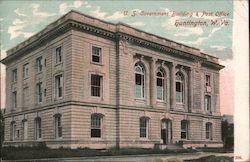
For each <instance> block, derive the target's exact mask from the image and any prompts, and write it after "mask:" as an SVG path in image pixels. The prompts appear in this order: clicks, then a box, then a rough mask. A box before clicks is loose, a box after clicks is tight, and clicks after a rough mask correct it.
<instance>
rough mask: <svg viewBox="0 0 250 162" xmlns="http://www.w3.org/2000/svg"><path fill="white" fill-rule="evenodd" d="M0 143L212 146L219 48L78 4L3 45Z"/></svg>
mask: <svg viewBox="0 0 250 162" xmlns="http://www.w3.org/2000/svg"><path fill="white" fill-rule="evenodd" d="M1 62H2V63H4V64H5V65H6V71H7V72H6V74H7V76H6V96H7V97H6V102H7V103H6V113H5V139H4V144H5V145H15V146H20V145H35V144H36V143H37V142H45V143H46V144H47V146H49V147H53V148H55V147H60V146H63V147H71V148H77V147H89V148H109V147H117V148H122V147H142V148H153V147H155V146H161V147H162V146H165V147H168V146H171V145H172V146H173V145H178V146H183V147H190V146H192V147H204V146H205V145H206V146H208V147H220V146H222V141H221V114H220V106H219V105H220V103H219V70H220V69H222V68H223V66H222V65H220V64H219V63H218V58H216V57H214V56H210V55H207V54H205V53H202V52H201V51H200V50H199V49H196V48H193V47H188V46H186V45H183V44H180V43H177V42H174V41H171V40H168V39H166V38H162V37H159V36H156V35H153V34H150V33H146V32H144V31H141V30H139V29H136V28H133V27H131V26H128V25H126V24H123V23H118V24H113V23H109V22H105V21H103V20H99V19H96V18H93V17H90V16H88V15H84V14H82V13H79V12H76V11H70V12H69V13H67V14H66V15H64V16H63V17H61V18H60V19H58V20H56V21H55V22H53V23H51V24H49V25H48V26H47V27H46V28H45V29H43V30H42V31H40V32H39V33H37V34H35V35H34V36H32V37H30V38H29V39H27V40H26V41H24V42H22V43H20V44H18V45H17V46H16V47H14V48H12V49H10V50H8V51H7V57H6V58H5V59H3V60H2V61H1Z"/></svg>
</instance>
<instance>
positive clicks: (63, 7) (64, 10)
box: [59, 0, 91, 14]
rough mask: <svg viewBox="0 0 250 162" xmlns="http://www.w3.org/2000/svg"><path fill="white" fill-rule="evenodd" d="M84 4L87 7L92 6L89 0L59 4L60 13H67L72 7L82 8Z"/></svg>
mask: <svg viewBox="0 0 250 162" xmlns="http://www.w3.org/2000/svg"><path fill="white" fill-rule="evenodd" d="M83 5H85V7H86V8H91V5H90V4H89V3H88V2H87V1H78V0H76V1H74V2H73V4H68V3H62V4H60V6H59V13H60V14H65V13H67V12H68V11H69V10H70V9H71V8H80V7H82V6H83Z"/></svg>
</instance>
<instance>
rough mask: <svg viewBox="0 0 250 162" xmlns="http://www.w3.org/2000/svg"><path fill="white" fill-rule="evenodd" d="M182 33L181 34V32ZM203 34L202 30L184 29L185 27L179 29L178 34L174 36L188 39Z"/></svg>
mask: <svg viewBox="0 0 250 162" xmlns="http://www.w3.org/2000/svg"><path fill="white" fill-rule="evenodd" d="M180 31H181V32H180ZM202 34H203V29H202V28H198V27H196V28H184V27H179V28H178V32H177V33H175V34H174V36H176V37H178V36H182V37H187V36H190V35H202Z"/></svg>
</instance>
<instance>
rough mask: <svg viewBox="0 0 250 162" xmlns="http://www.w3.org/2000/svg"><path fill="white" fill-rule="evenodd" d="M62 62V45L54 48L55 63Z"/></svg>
mask: <svg viewBox="0 0 250 162" xmlns="http://www.w3.org/2000/svg"><path fill="white" fill-rule="evenodd" d="M61 62H62V47H57V48H56V64H59V63H61Z"/></svg>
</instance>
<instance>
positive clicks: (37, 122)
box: [35, 117, 42, 140]
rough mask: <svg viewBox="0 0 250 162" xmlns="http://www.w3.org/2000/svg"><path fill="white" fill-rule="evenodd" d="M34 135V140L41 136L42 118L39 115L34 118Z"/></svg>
mask: <svg viewBox="0 0 250 162" xmlns="http://www.w3.org/2000/svg"><path fill="white" fill-rule="evenodd" d="M35 135H36V140H39V139H41V138H42V120H41V118H40V117H37V118H36V119H35Z"/></svg>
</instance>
